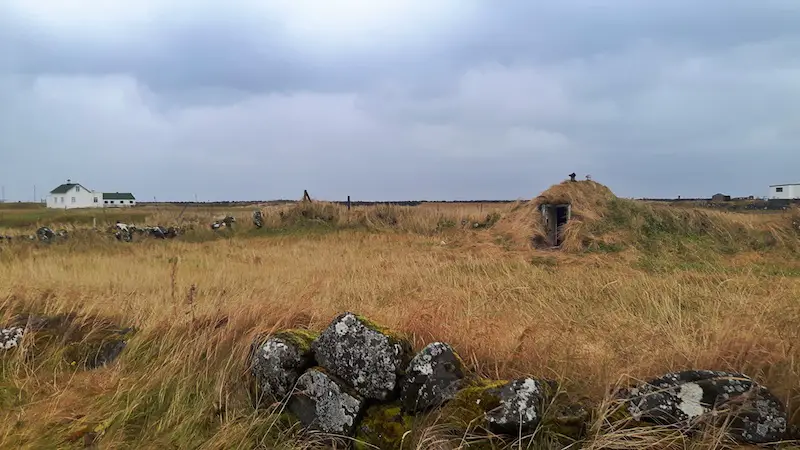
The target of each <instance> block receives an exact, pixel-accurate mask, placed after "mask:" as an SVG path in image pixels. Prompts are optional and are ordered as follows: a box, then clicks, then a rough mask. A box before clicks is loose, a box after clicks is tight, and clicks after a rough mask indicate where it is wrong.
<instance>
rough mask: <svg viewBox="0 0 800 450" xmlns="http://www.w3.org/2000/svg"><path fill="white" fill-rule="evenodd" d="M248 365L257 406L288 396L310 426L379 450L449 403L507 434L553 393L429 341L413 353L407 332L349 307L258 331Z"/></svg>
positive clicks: (526, 427) (531, 419)
mask: <svg viewBox="0 0 800 450" xmlns="http://www.w3.org/2000/svg"><path fill="white" fill-rule="evenodd" d="M249 371H250V375H251V381H252V385H251V386H252V388H253V389H254V394H256V395H255V397H256V400H257V403H258V405H267V404H273V403H275V402H283V401H285V402H286V406H287V409H288V411H289V412H291V413H292V414H293V415H294V416H295V417H296V418H297V419H298V420H299V421H300V422H301V423H302V424H303V425H304V426H305V427H307V428H309V429H313V430H317V431H322V432H325V433H330V434H336V435H343V436H355V437H356V439H357V441H361V442H367V443H369V444H370V445H374V446H377V447H378V448H382V449H393V448H398V449H399V448H405V447H403V445H404V444H403V442H404V441H403V436H404V435H406V434H407V432H409V431H410V429H411V426H412V423H413V421H414V415H415V414H417V413H422V412H425V411H430V410H432V409H434V408H441V407H447V405H448V404H453V405H456V408H454V409H453V411H452V412H453V413H454V414H459V415H461V416H464V419H465V421H467V422H473V423H474V422H475V421H476V419H478V423H482V424H483V427H484V428H485V429H487V430H492V431H494V432H498V433H508V434H509V436H510V437H512V438H513V437H515V436H517V435H518V433H519V431H520V430H523V431H525V432H527V431H532V430H533V429H535V428H536V426H537V425H538V424H539V423H540V422H541V421H542V420H543V417H544V407H545V404H546V401H547V400H548V399H549V398H550V397H551V396H552V395H553V393H554V390H553V389H552V383H551V382H546V381H541V380H537V379H533V378H525V379H521V380H512V381H506V382H496V383H487V382H485V381H484V380H475V379H471V378H469V377H468V376H467V374H466V369H465V366H464V363H463V361H462V360H461V358H460V357H459V356H458V354H457V353H456V352H455V350H453V348H452V347H451V346H449V345H448V344H445V343H442V342H434V343H432V344H429V345H428V346H426V347H425V348H423V349H422V350H421V351H420V352H419V353H418V354H416V355H412V347H411V344H410V342H409V340H408V339H407V338H405V337H404V336H402V335H400V334H397V333H393V332H391V331H390V330H387V329H385V328H382V327H380V326H379V325H376V324H374V323H372V322H370V321H369V320H367V319H365V318H363V317H361V316H358V315H356V314H353V313H350V312H346V313H343V314H340V315H339V316H337V317H336V318H335V319H334V320H333V321H332V322H331V324H330V325H329V326H328V327H327V328H326V329H325V330H324V331H322V333H320V334H319V335H316V334H313V333H310V332H308V331H304V330H287V331H283V332H281V333H277V334H275V335H272V336H269V337H265V336H258V337H257V338H256V340H255V341H254V342H253V345H252V346H251V352H250V356H249ZM456 410H458V412H456ZM467 416H469V417H467ZM405 445H408V443H406V444H405Z"/></svg>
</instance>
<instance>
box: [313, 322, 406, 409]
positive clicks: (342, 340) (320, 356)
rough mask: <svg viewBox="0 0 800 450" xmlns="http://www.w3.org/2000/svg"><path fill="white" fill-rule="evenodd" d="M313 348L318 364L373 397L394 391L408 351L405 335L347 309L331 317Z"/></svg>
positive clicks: (358, 390)
mask: <svg viewBox="0 0 800 450" xmlns="http://www.w3.org/2000/svg"><path fill="white" fill-rule="evenodd" d="M313 349H314V354H315V356H316V358H317V362H318V363H319V365H320V366H322V367H324V368H326V369H327V370H329V371H330V372H331V373H332V374H334V375H336V376H337V377H339V378H341V379H342V380H344V381H345V382H347V383H348V384H349V385H351V386H353V388H354V389H355V390H356V391H357V392H358V393H359V394H361V395H362V396H363V397H365V398H368V399H375V400H387V399H389V398H391V397H393V396H394V395H395V393H396V390H397V387H398V382H399V380H400V377H401V376H402V374H403V372H404V369H405V368H406V365H407V364H408V362H409V359H410V353H411V345H410V343H409V342H408V341H407V340H406V339H405V338H403V337H400V336H398V335H396V334H394V333H391V332H389V331H387V330H385V329H382V328H381V327H379V326H377V325H375V324H373V323H371V322H369V321H368V320H366V319H364V318H363V317H359V316H357V315H355V314H353V313H349V312H348V313H343V314H340V315H339V316H337V317H336V319H334V320H333V322H332V323H331V324H330V325H329V326H328V328H327V329H325V331H323V332H322V334H320V336H319V338H318V339H317V340H316V342H315V343H314V346H313Z"/></svg>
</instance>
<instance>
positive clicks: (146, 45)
mask: <svg viewBox="0 0 800 450" xmlns="http://www.w3.org/2000/svg"><path fill="white" fill-rule="evenodd" d="M67 4H69V5H70V6H66V5H67ZM111 5H116V6H111ZM573 171H574V172H576V173H577V174H578V176H579V177H580V178H583V177H584V176H585V175H586V174H591V176H592V178H593V179H594V180H596V181H599V182H601V183H604V184H607V185H608V186H609V187H611V189H612V190H614V191H615V192H616V193H617V194H618V195H620V196H626V197H644V196H647V197H675V196H678V195H681V196H684V197H690V196H706V197H707V196H710V195H712V194H714V193H716V192H723V193H728V194H732V195H757V196H763V195H766V194H767V187H768V185H769V184H774V183H785V182H800V1H797V0H703V1H697V0H691V1H690V0H648V1H642V0H596V1H590V0H550V1H532V0H505V1H501V0H492V1H489V0H487V1H478V0H437V1H431V0H324V1H323V0H318V1H315V0H261V1H257V0H251V1H247V0H228V1H226V2H219V1H210V0H191V1H190V0H186V1H181V0H116V1H111V2H96V1H94V0H72V1H70V2H57V1H56V0H51V1H46V0H3V1H2V2H0V184H2V185H3V186H5V196H6V199H7V200H12V201H13V200H27V201H30V200H31V199H32V197H33V186H34V185H36V187H37V189H38V193H39V194H40V196H42V195H43V193H44V192H46V191H49V190H50V189H52V188H54V187H55V186H57V185H58V184H60V183H62V182H64V181H65V180H66V179H67V178H71V179H72V180H74V181H79V182H80V183H82V184H84V185H85V186H86V187H88V188H90V189H95V190H99V191H132V192H133V193H134V194H135V195H136V196H137V198H139V199H140V200H152V199H153V197H156V198H158V199H159V200H191V199H193V198H194V196H195V195H197V197H198V198H199V199H200V200H226V199H227V200H254V199H275V198H292V199H294V198H300V197H301V196H302V192H303V189H308V190H309V192H310V193H311V195H312V196H314V197H318V198H323V199H330V200H334V199H343V198H345V197H346V196H347V195H351V196H352V197H353V199H363V200H404V199H407V200H411V199H431V200H436V199H450V200H459V199H515V198H530V197H534V196H535V195H537V194H538V193H539V192H540V191H541V190H543V189H545V188H546V187H548V186H549V185H551V184H553V183H557V182H559V181H561V180H562V179H564V178H566V175H567V174H569V173H570V172H573Z"/></svg>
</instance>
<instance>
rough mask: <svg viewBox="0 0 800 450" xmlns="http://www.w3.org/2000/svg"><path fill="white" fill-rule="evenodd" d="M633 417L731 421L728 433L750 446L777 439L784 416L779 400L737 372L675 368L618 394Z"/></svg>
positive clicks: (683, 423) (665, 421) (681, 422)
mask: <svg viewBox="0 0 800 450" xmlns="http://www.w3.org/2000/svg"><path fill="white" fill-rule="evenodd" d="M619 396H621V397H623V398H624V399H625V406H626V408H627V411H628V412H629V413H630V415H631V416H632V417H633V419H634V420H637V421H641V422H649V423H655V424H660V425H675V426H678V427H680V428H682V429H684V430H686V431H688V430H690V429H692V428H693V427H694V425H695V424H697V423H699V422H701V421H705V422H720V421H721V420H722V418H723V417H724V416H727V417H728V418H729V419H730V422H729V425H728V431H729V433H730V434H731V435H732V437H733V438H735V439H737V440H738V441H740V442H746V443H751V444H761V443H769V442H774V441H778V440H781V439H782V438H783V436H784V435H785V433H786V428H787V419H786V411H785V409H784V406H783V404H782V403H781V402H780V401H779V400H778V399H777V398H775V396H773V395H772V394H771V393H770V392H769V391H768V390H767V389H766V388H764V387H763V386H759V385H758V384H756V383H755V382H753V380H751V379H750V378H749V377H748V376H746V375H744V374H741V373H730V372H718V371H711V370H690V371H684V372H674V373H669V374H666V375H664V376H663V377H660V378H657V379H654V380H651V381H648V382H647V383H645V384H643V385H641V386H639V387H635V388H632V389H627V390H624V391H622V392H620V393H619Z"/></svg>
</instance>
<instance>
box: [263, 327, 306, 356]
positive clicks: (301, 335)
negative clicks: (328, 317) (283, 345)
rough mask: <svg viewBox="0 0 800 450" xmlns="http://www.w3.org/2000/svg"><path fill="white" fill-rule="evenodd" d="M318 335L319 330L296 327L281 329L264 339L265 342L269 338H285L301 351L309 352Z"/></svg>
mask: <svg viewBox="0 0 800 450" xmlns="http://www.w3.org/2000/svg"><path fill="white" fill-rule="evenodd" d="M318 336H319V333H317V332H314V331H310V330H304V329H300V328H295V329H290V330H284V331H280V332H278V333H275V334H274V335H272V336H268V337H267V338H266V339H264V342H266V341H267V339H270V338H278V339H283V340H285V341H286V342H288V343H290V344H292V345H294V346H295V347H297V349H298V350H300V353H308V352H311V344H313V343H314V340H316V339H317V337H318ZM264 342H262V345H263V344H264Z"/></svg>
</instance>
